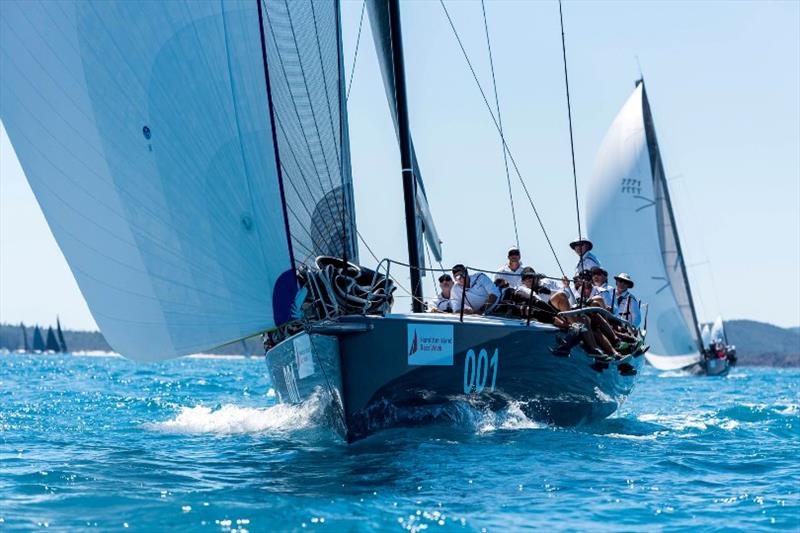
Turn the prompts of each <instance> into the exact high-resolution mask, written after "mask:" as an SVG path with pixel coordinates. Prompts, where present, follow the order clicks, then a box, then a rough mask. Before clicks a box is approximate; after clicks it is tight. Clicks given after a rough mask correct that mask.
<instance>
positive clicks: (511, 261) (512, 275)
mask: <svg viewBox="0 0 800 533" xmlns="http://www.w3.org/2000/svg"><path fill="white" fill-rule="evenodd" d="M521 257H522V255H521V254H520V252H519V248H517V247H516V246H512V247H511V248H509V249H508V263H505V264H504V265H503V266H501V267H500V268H499V269H498V270H497V272H495V274H494V281H495V284H496V283H497V280H500V279H502V280H505V282H506V283H508V286H509V287H511V288H515V287H519V286H520V285H521V284H522V261H521V260H520V258H521Z"/></svg>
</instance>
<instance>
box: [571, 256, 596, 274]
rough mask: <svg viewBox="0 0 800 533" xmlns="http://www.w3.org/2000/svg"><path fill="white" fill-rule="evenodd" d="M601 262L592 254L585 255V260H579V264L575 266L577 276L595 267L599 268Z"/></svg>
mask: <svg viewBox="0 0 800 533" xmlns="http://www.w3.org/2000/svg"><path fill="white" fill-rule="evenodd" d="M599 266H601V265H600V261H599V260H598V259H597V256H595V255H594V254H593V253H592V252H586V253H585V254H583V260H581V258H580V257H579V258H578V263H577V264H576V265H575V275H578V274H580V273H581V272H582V271H584V270H591V269H593V268H594V267H599Z"/></svg>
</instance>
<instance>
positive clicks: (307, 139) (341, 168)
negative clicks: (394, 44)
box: [259, 0, 358, 265]
mask: <svg viewBox="0 0 800 533" xmlns="http://www.w3.org/2000/svg"><path fill="white" fill-rule="evenodd" d="M259 1H260V2H261V5H260V9H261V11H262V20H263V27H264V28H263V29H264V33H263V36H264V51H265V52H266V59H267V64H268V65H269V82H270V89H271V95H272V110H273V116H274V118H275V140H276V143H277V146H278V155H279V159H280V170H281V173H282V177H283V183H284V192H285V197H286V205H287V210H288V218H289V230H290V234H291V241H292V249H293V251H294V258H295V261H296V262H298V263H305V264H308V265H311V264H313V263H314V259H315V258H316V257H317V256H319V255H329V256H334V257H341V258H346V259H347V260H349V261H353V262H358V243H357V239H356V226H355V207H354V205H353V183H352V174H351V167H350V143H349V134H348V124H347V110H346V102H347V99H346V86H345V81H344V62H343V58H342V52H341V51H342V43H341V23H340V18H339V2H338V1H334V0H330V1H326V2H319V1H312V0H304V1H296V0H293V1H283V2H281V1H269V2H266V1H263V0H259Z"/></svg>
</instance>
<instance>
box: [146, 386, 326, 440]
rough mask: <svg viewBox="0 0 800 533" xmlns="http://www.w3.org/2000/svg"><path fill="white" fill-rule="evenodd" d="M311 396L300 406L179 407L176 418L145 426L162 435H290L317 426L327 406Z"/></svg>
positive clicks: (319, 399) (320, 397)
mask: <svg viewBox="0 0 800 533" xmlns="http://www.w3.org/2000/svg"><path fill="white" fill-rule="evenodd" d="M322 396H323V395H321V394H315V395H313V396H312V397H311V398H309V399H308V400H307V401H305V402H303V403H302V404H300V405H289V404H278V405H274V406H271V407H263V408H259V407H242V406H239V405H234V404H225V405H222V406H221V407H219V408H218V409H212V408H211V407H207V406H204V405H197V406H194V407H181V409H180V411H179V412H178V414H177V415H176V416H175V417H174V418H171V419H169V420H165V421H162V422H148V423H146V424H144V427H145V428H146V429H150V430H154V431H163V432H166V433H189V434H191V433H212V434H218V435H235V434H242V433H262V432H267V431H271V430H281V431H293V430H297V429H303V428H307V427H311V426H315V425H318V424H319V422H320V420H321V416H322V415H323V413H324V411H325V409H326V406H327V402H325V401H324V400H323V399H322Z"/></svg>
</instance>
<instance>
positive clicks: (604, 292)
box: [591, 266, 614, 309]
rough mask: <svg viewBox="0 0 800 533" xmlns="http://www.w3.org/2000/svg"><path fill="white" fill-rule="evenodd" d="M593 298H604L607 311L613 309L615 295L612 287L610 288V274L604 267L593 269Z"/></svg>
mask: <svg viewBox="0 0 800 533" xmlns="http://www.w3.org/2000/svg"><path fill="white" fill-rule="evenodd" d="M591 298H593V299H594V298H602V300H603V304H604V305H605V308H606V309H611V303H612V301H613V300H614V295H613V291H612V289H611V287H609V286H608V272H606V271H605V269H603V267H599V266H597V267H594V268H593V269H592V295H591Z"/></svg>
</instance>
